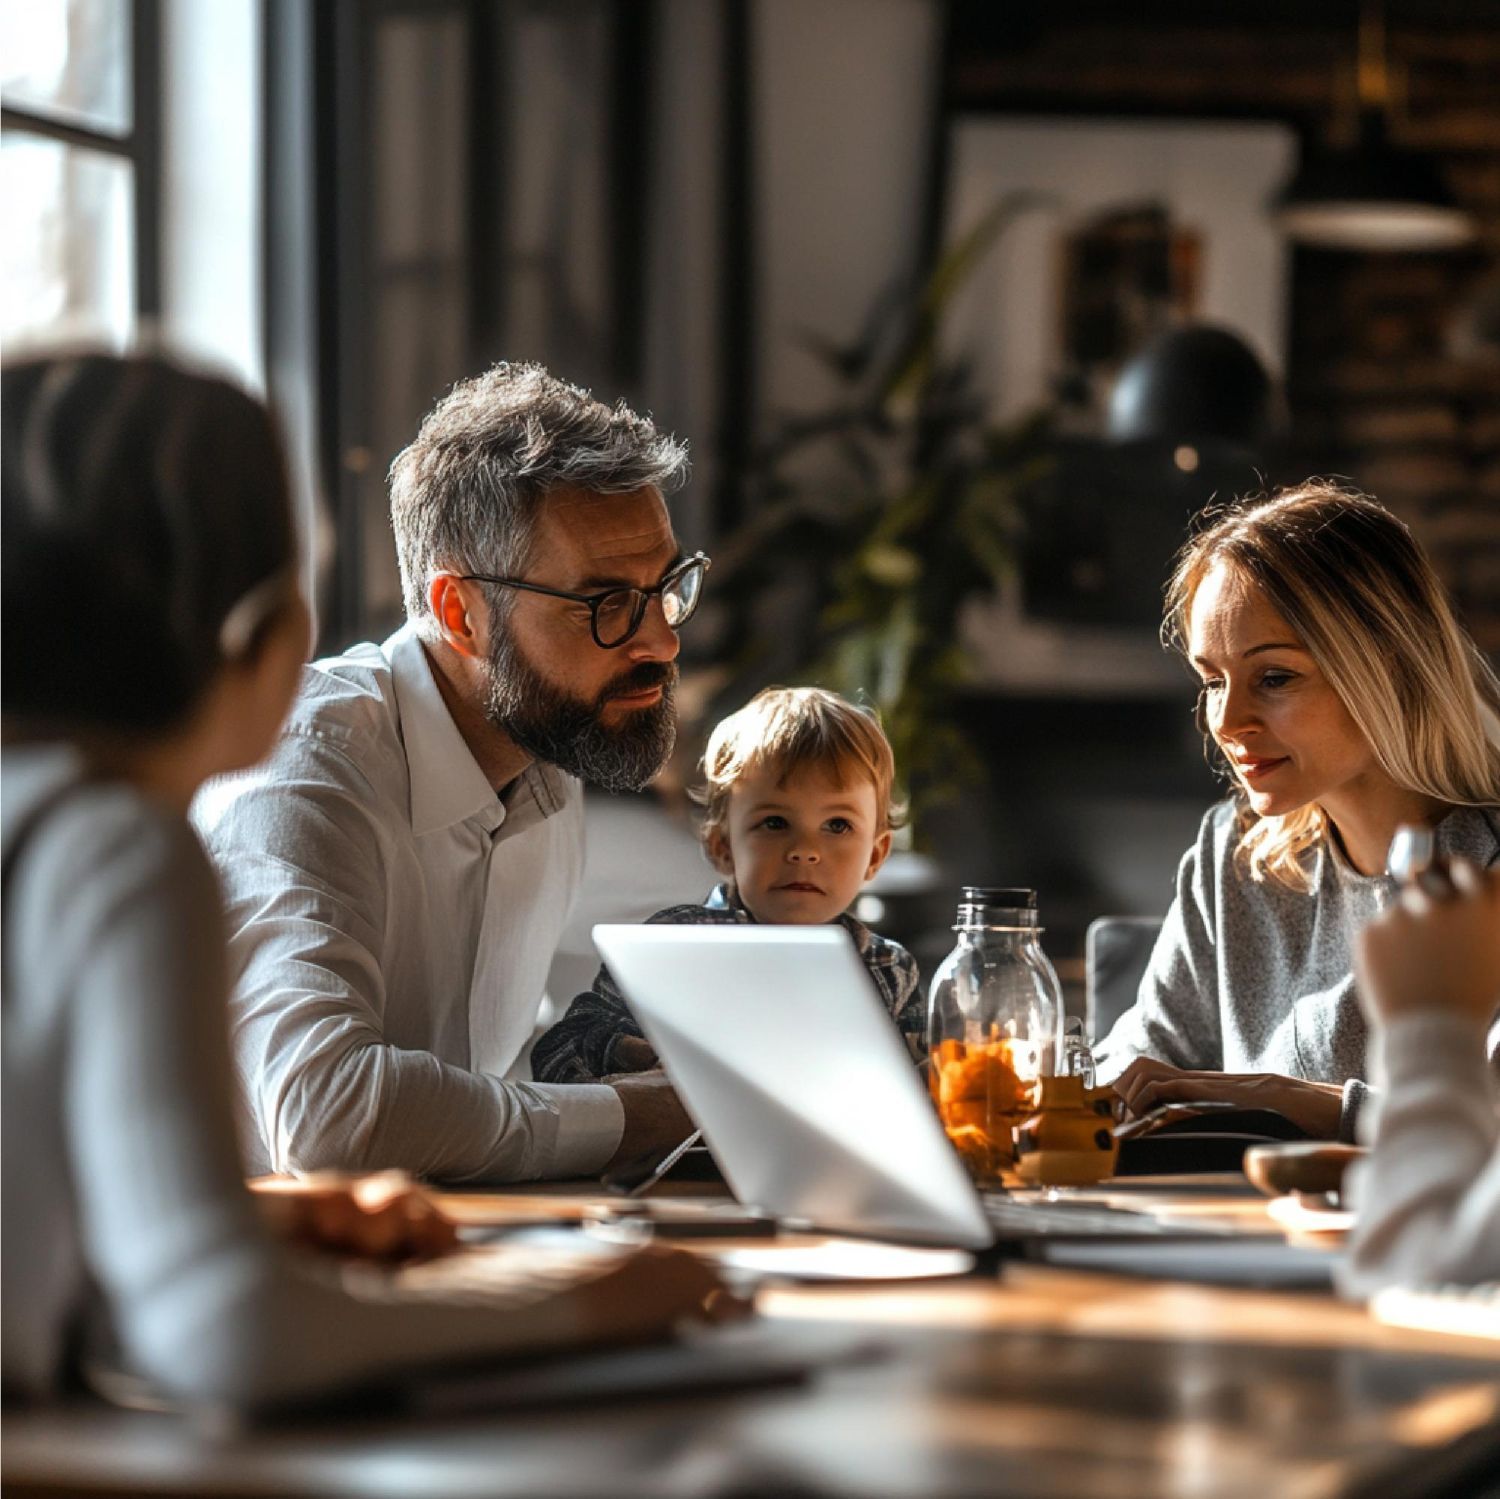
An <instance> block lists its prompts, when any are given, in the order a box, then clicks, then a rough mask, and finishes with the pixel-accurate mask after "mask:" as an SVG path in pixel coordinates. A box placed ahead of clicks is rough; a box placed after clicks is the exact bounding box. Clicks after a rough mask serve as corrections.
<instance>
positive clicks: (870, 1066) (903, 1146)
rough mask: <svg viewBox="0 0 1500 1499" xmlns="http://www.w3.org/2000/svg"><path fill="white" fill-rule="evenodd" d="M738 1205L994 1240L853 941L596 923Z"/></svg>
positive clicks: (955, 1238)
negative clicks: (741, 1203)
mask: <svg viewBox="0 0 1500 1499" xmlns="http://www.w3.org/2000/svg"><path fill="white" fill-rule="evenodd" d="M594 941H595V943H596V944H597V945H598V948H599V951H600V953H601V954H602V955H603V957H604V960H605V962H606V963H608V964H609V967H610V969H611V971H612V972H613V973H614V976H615V978H616V980H617V981H618V983H619V985H620V988H621V989H622V991H623V992H624V993H625V995H626V997H627V998H628V999H629V1000H630V1003H631V1006H632V1008H633V1009H634V1011H635V1013H636V1015H637V1017H638V1018H639V1020H640V1022H641V1026H642V1028H643V1029H644V1030H645V1032H646V1035H647V1038H648V1039H649V1040H650V1042H651V1044H652V1045H653V1046H654V1047H655V1048H656V1052H657V1055H658V1056H659V1057H660V1058H661V1059H662V1062H663V1063H664V1065H665V1066H666V1069H667V1072H668V1073H669V1074H670V1075H671V1078H672V1081H673V1083H674V1084H675V1085H676V1087H677V1091H678V1093H679V1094H680V1095H681V1097H682V1100H683V1102H684V1103H685V1104H686V1106H687V1108H688V1111H689V1112H690V1113H691V1114H692V1116H693V1118H694V1120H695V1121H696V1122H697V1123H698V1124H699V1125H700V1126H701V1127H702V1129H703V1135H704V1138H705V1139H706V1140H707V1142H708V1145H709V1148H710V1149H711V1150H712V1151H713V1154H714V1157H715V1159H716V1160H717V1161H718V1162H719V1164H720V1166H721V1167H722V1168H723V1171H724V1175H725V1177H726V1179H727V1180H728V1182H729V1185H730V1187H731V1188H732V1189H733V1190H734V1193H735V1195H736V1196H737V1197H738V1198H739V1199H740V1201H741V1202H743V1203H745V1204H747V1205H751V1206H754V1207H756V1208H759V1209H762V1210H764V1211H765V1212H767V1213H770V1214H773V1215H774V1216H775V1217H777V1218H779V1219H782V1220H784V1221H791V1222H803V1223H807V1224H812V1225H816V1226H817V1227H819V1228H826V1229H832V1230H837V1231H841V1232H854V1233H861V1234H875V1235H879V1236H882V1237H888V1238H893V1239H902V1240H910V1241H913V1242H919V1243H937V1244H958V1245H964V1246H966V1247H971V1248H982V1247H984V1246H986V1245H988V1244H989V1243H990V1242H991V1240H992V1239H993V1237H994V1236H993V1234H992V1232H991V1229H990V1226H989V1223H988V1221H987V1219H986V1217H985V1212H984V1208H983V1206H982V1205H981V1203H980V1200H979V1197H978V1194H977V1193H976V1192H975V1191H974V1188H973V1185H972V1184H971V1182H970V1181H969V1177H968V1174H967V1172H965V1170H964V1168H963V1163H962V1162H961V1161H960V1160H959V1158H958V1156H957V1154H956V1153H955V1152H954V1150H953V1148H952V1146H950V1145H949V1144H948V1140H947V1138H946V1136H945V1135H944V1134H943V1130H942V1126H941V1125H940V1124H939V1123H938V1120H937V1116H936V1115H935V1114H934V1113H933V1109H932V1105H931V1103H930V1102H929V1101H928V1099H927V1095H926V1092H925V1090H924V1085H923V1082H922V1078H921V1075H920V1073H919V1071H918V1069H917V1067H916V1065H915V1064H914V1063H913V1062H912V1060H911V1058H910V1057H909V1056H908V1055H907V1051H906V1047H905V1045H904V1044H903V1043H902V1041H901V1038H900V1036H899V1035H898V1034H897V1032H896V1028H895V1027H894V1026H893V1025H892V1024H891V1022H890V1018H889V1016H888V1015H887V1014H886V1011H885V1007H884V1005H882V1003H881V1001H880V996H879V995H878V994H877V992H876V990H875V986H874V983H873V982H872V981H871V979H870V975H869V973H868V972H867V971H866V969H865V966H864V963H863V962H862V961H861V960H860V957H859V954H858V953H857V952H856V951H855V948H854V944H853V942H852V941H851V940H850V938H849V935H848V933H847V932H845V931H844V930H843V928H842V927H836V926H596V927H595V928H594Z"/></svg>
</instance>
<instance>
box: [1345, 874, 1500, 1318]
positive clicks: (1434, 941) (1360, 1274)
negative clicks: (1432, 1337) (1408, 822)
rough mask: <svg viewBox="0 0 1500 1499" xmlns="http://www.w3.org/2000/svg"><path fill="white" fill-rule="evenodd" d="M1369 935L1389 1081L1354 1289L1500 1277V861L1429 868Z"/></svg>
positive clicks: (1375, 1014) (1356, 1175)
mask: <svg viewBox="0 0 1500 1499" xmlns="http://www.w3.org/2000/svg"><path fill="white" fill-rule="evenodd" d="M1423 879H1424V880H1425V881H1427V883H1422V882H1418V883H1416V884H1413V885H1411V886H1409V887H1408V888H1406V889H1405V890H1403V891H1402V893H1401V897H1400V899H1399V900H1398V901H1397V902H1396V903H1395V904H1394V905H1393V906H1392V907H1391V908H1390V910H1388V911H1386V912H1385V913H1384V914H1383V915H1381V916H1379V917H1377V918H1376V919H1375V920H1374V921H1372V922H1371V923H1370V925H1369V926H1367V927H1366V928H1365V930H1364V932H1363V934H1362V935H1361V937H1360V939H1359V950H1358V960H1357V969H1358V974H1359V984H1360V993H1361V995H1362V997H1363V999H1364V1002H1365V1005H1366V1007H1367V1009H1368V1010H1369V1012H1370V1017H1371V1019H1372V1020H1373V1021H1374V1023H1375V1044H1374V1058H1373V1066H1374V1072H1375V1076H1376V1078H1377V1079H1378V1080H1379V1081H1380V1082H1381V1083H1382V1084H1383V1093H1382V1096H1381V1098H1380V1101H1379V1104H1378V1105H1377V1107H1376V1108H1374V1109H1373V1110H1372V1111H1371V1112H1372V1114H1373V1115H1374V1118H1373V1127H1370V1126H1369V1125H1368V1124H1367V1126H1366V1128H1364V1129H1363V1130H1362V1131H1361V1134H1362V1135H1364V1136H1365V1137H1366V1138H1367V1140H1368V1143H1369V1144H1370V1146H1371V1150H1370V1155H1369V1158H1368V1160H1366V1161H1364V1162H1362V1163H1360V1164H1359V1165H1357V1166H1356V1167H1354V1168H1353V1170H1352V1172H1351V1181H1350V1195H1351V1197H1352V1198H1353V1199H1354V1202H1355V1205H1356V1208H1357V1211H1358V1218H1357V1220H1356V1224H1355V1229H1354V1232H1353V1234H1352V1236H1351V1238H1350V1244H1349V1258H1348V1264H1347V1268H1346V1269H1345V1271H1344V1273H1343V1276H1342V1284H1343V1288H1344V1289H1345V1290H1346V1291H1347V1292H1348V1293H1349V1294H1351V1295H1357V1296H1366V1295H1370V1294H1371V1293H1373V1292H1375V1291H1377V1290H1379V1289H1380V1288H1381V1287H1382V1286H1387V1285H1432V1284H1436V1283H1456V1284H1466V1285H1473V1284H1477V1283H1480V1282H1484V1281H1494V1282H1500V1087H1497V1085H1496V1081H1495V1076H1494V1073H1493V1072H1492V1071H1491V1069H1490V1068H1489V1067H1488V1066H1487V1065H1486V1063H1485V1056H1484V1051H1485V1035H1486V1032H1490V1031H1493V1030H1494V1029H1495V1028H1496V1024H1497V1014H1500V869H1492V870H1490V871H1489V872H1488V873H1486V872H1485V871H1483V870H1481V869H1479V868H1478V867H1477V866H1476V865H1474V864H1471V863H1469V862H1468V861H1467V860H1455V861H1454V862H1453V863H1452V864H1451V865H1449V866H1448V870H1447V879H1446V881H1444V879H1443V877H1442V876H1441V875H1439V876H1438V877H1437V880H1436V881H1435V882H1434V881H1433V880H1432V877H1430V876H1425V877H1423Z"/></svg>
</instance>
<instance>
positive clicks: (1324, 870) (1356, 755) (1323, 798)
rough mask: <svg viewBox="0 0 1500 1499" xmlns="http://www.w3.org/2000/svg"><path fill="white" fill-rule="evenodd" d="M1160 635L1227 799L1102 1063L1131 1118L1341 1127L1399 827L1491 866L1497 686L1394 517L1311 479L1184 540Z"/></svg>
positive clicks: (1356, 1091) (1181, 877) (1209, 822)
mask: <svg viewBox="0 0 1500 1499" xmlns="http://www.w3.org/2000/svg"><path fill="white" fill-rule="evenodd" d="M1163 637H1164V639H1165V640H1166V641H1167V642H1168V644H1169V645H1170V646H1172V647H1173V648H1175V649H1177V650H1180V651H1181V652H1182V654H1183V655H1184V656H1185V657H1186V658H1187V659H1188V661H1189V663H1190V664H1191V666H1192V668H1193V670H1194V671H1195V672H1196V673H1197V675H1198V677H1199V678H1200V680H1201V683H1202V694H1201V698H1200V705H1199V712H1200V715H1201V721H1202V724H1203V727H1204V730H1205V733H1206V735H1207V736H1208V737H1209V739H1210V740H1211V742H1212V744H1213V745H1214V746H1215V747H1216V748H1217V751H1218V753H1219V754H1220V755H1221V756H1222V758H1223V761H1224V764H1225V767H1226V769H1227V772H1228V774H1229V776H1230V778H1231V780H1232V782H1233V786H1234V794H1233V796H1232V797H1231V798H1230V799H1229V800H1227V801H1225V802H1223V803H1221V804H1220V805H1218V806H1217V807H1215V808H1213V810H1212V811H1210V812H1209V813H1208V815H1207V816H1206V817H1205V818H1204V820H1203V824H1202V827H1201V829H1200V831H1199V835H1198V840H1197V842H1196V843H1195V844H1194V846H1193V847H1192V848H1191V849H1189V850H1188V852H1187V853H1186V854H1185V855H1184V857H1183V860H1182V864H1181V867H1180V868H1179V870H1178V876H1177V888H1176V898H1175V899H1174V901H1173V903H1172V908H1171V910H1170V911H1169V912H1168V915H1167V919H1166V922H1165V924H1164V926H1163V928H1162V933H1161V936H1160V939H1159V940H1158V942H1157V945H1156V949H1155V951H1154V953H1153V954H1152V958H1151V963H1150V967H1149V968H1148V970H1147V972H1146V976H1145V978H1144V979H1143V980H1142V983H1141V989H1140V994H1139V996H1138V997H1137V1000H1136V1003H1135V1004H1134V1006H1132V1008H1131V1009H1130V1010H1128V1011H1127V1012H1126V1013H1125V1014H1124V1015H1123V1016H1121V1018H1120V1020H1119V1021H1118V1023H1117V1024H1116V1025H1115V1027H1114V1029H1113V1030H1112V1031H1111V1032H1110V1034H1109V1035H1108V1036H1107V1037H1106V1038H1105V1039H1104V1041H1103V1042H1102V1043H1100V1046H1099V1048H1098V1054H1099V1057H1100V1061H1101V1067H1102V1070H1103V1075H1104V1076H1105V1077H1110V1076H1111V1075H1114V1076H1115V1087H1116V1089H1117V1090H1118V1091H1119V1093H1120V1095H1121V1096H1122V1098H1123V1099H1124V1101H1125V1104H1126V1107H1127V1109H1128V1110H1129V1111H1130V1112H1131V1113H1132V1114H1136V1115H1139V1114H1142V1113H1145V1112H1147V1111H1148V1110H1150V1109H1152V1108H1154V1107H1156V1106H1157V1105H1158V1104H1161V1103H1166V1102H1170V1101H1173V1100H1179V1099H1186V1100H1192V1099H1224V1100H1228V1101H1231V1102H1234V1103H1237V1104H1239V1105H1241V1106H1242V1107H1245V1108H1266V1109H1274V1110H1277V1111H1278V1112H1280V1113H1281V1114H1283V1115H1285V1116H1286V1117H1287V1118H1289V1119H1290V1120H1291V1121H1292V1122H1293V1123H1294V1124H1296V1125H1298V1126H1300V1127H1301V1128H1302V1129H1303V1130H1305V1131H1306V1132H1307V1133H1308V1134H1309V1135H1313V1136H1317V1137H1321V1138H1329V1137H1335V1136H1336V1137H1338V1138H1340V1139H1345V1140H1349V1139H1353V1137H1354V1127H1355V1121H1356V1119H1357V1117H1358V1114H1359V1110H1360V1108H1361V1106H1362V1104H1363V1103H1364V1101H1365V1099H1366V1097H1367V1094H1368V1089H1367V1088H1366V1086H1365V1083H1364V1081H1363V1079H1364V1076H1365V1042H1366V1030H1365V1021H1364V1018H1363V1015H1362V1013H1361V1010H1360V1006H1359V1003H1358V1000H1357V998H1356V996H1355V990H1354V979H1353V977H1352V974H1351V969H1352V966H1353V952H1354V941H1355V938H1356V936H1357V934H1358V932H1359V930H1360V929H1361V927H1362V926H1363V925H1364V924H1365V922H1366V921H1368V920H1369V919H1370V918H1372V917H1374V916H1375V915H1377V914H1378V913H1379V912H1380V911H1381V910H1382V909H1383V908H1384V907H1385V906H1386V905H1387V904H1388V902H1389V899H1390V897H1391V895H1392V885H1391V882H1390V881H1389V879H1388V878H1387V877H1386V875H1385V858H1386V850H1387V848H1388V846H1389V844H1390V841H1391V836H1392V834H1393V833H1394V832H1395V830H1396V828H1397V827H1398V826H1399V825H1400V824H1402V823H1421V824H1426V825H1428V826H1430V827H1431V828H1432V829H1433V830H1434V833H1435V837H1436V841H1437V847H1438V851H1439V853H1441V854H1443V855H1445V856H1447V857H1460V858H1466V859H1469V860H1471V861H1472V862H1474V863H1475V864H1477V865H1479V866H1480V867H1481V868H1484V867H1489V866H1493V865H1496V864H1497V863H1500V682H1497V680H1496V677H1495V674H1494V672H1493V671H1492V670H1491V669H1490V667H1489V666H1488V664H1487V663H1486V662H1485V660H1484V658H1483V657H1482V656H1481V654H1480V653H1479V651H1478V649H1477V648H1476V647H1475V645H1474V644H1473V642H1472V641H1471V640H1470V639H1469V638H1468V636H1467V635H1466V634H1465V633H1464V631H1463V630H1462V628H1461V627H1460V626H1459V624H1458V623H1457V621H1456V620H1455V618H1454V615H1453V610H1452V607H1451V606H1450V604H1449V602H1448V600H1447V598H1446V597H1445V595H1444V593H1443V590H1442V587H1441V585H1440V584H1439V583H1438V581H1437V578H1436V576H1435V575H1434V573H1433V571H1432V567H1431V565H1430V564H1429V562H1428V561H1427V559H1426V557H1425V556H1424V555H1423V554H1422V551H1421V549H1420V548H1419V547H1418V546H1417V544H1416V542H1415V541H1414V540H1413V539H1412V537H1411V535H1410V533H1409V532H1408V530H1407V528H1406V527H1405V526H1404V525H1403V524H1402V523H1401V522H1400V521H1399V520H1397V519H1396V518H1395V517H1394V516H1393V515H1391V514H1390V512H1389V511H1387V510H1386V509H1384V508H1383V507H1382V506H1380V505H1378V504H1377V503H1376V502H1375V501H1374V500H1371V499H1368V498H1366V497H1365V496H1363V495H1359V494H1355V493H1351V492H1348V491H1346V490H1343V489H1340V488H1338V487H1337V486H1335V485H1333V484H1329V483H1325V482H1318V481H1313V482H1309V483H1308V484H1305V485H1303V486H1301V487H1300V488H1297V489H1293V490H1289V491H1284V492H1282V493H1280V494H1278V495H1276V496H1274V497H1272V498H1270V499H1269V500H1260V501H1253V502H1247V503H1242V504H1240V505H1238V506H1236V507H1234V508H1232V509H1230V510H1229V511H1228V512H1227V513H1225V514H1223V515H1222V516H1220V517H1219V518H1218V519H1217V520H1215V521H1214V522H1213V523H1212V524H1211V525H1209V526H1208V527H1207V528H1206V529H1205V530H1203V531H1202V532H1201V533H1200V534H1199V535H1197V536H1196V537H1194V538H1193V539H1192V540H1191V541H1190V542H1189V544H1188V545H1187V547H1186V548H1185V549H1184V550H1183V552H1182V554H1181V556H1180V558H1179V559H1178V563H1177V566H1176V569H1175V571H1174V573H1173V576H1172V579H1171V582H1170V583H1169V585H1168V589H1167V605H1166V623H1165V625H1164V627H1163ZM1497 1042H1500V1034H1497V1033H1495V1032H1492V1033H1491V1036H1490V1046H1491V1055H1492V1056H1493V1055H1494V1051H1495V1047H1496V1044H1497Z"/></svg>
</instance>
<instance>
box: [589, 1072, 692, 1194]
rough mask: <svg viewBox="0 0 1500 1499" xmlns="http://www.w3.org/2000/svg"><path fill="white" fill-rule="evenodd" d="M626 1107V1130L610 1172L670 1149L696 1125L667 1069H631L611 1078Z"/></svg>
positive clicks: (613, 1158) (612, 1084)
mask: <svg viewBox="0 0 1500 1499" xmlns="http://www.w3.org/2000/svg"><path fill="white" fill-rule="evenodd" d="M609 1085H610V1087H612V1088H613V1089H614V1090H615V1092H616V1093H618V1094H619V1095H620V1102H621V1103H622V1104H624V1106H625V1133H624V1134H623V1135H622V1136H621V1137H620V1148H619V1149H618V1150H617V1151H615V1153H614V1155H612V1156H611V1157H610V1159H609V1163H608V1164H607V1165H606V1166H605V1168H604V1169H605V1170H606V1171H612V1170H614V1169H615V1168H616V1167H619V1166H626V1165H632V1164H634V1163H635V1162H636V1161H639V1160H641V1159H643V1158H644V1157H645V1156H648V1155H651V1154H653V1153H655V1152H656V1151H667V1150H670V1149H671V1148H672V1147H673V1146H674V1145H680V1144H681V1143H682V1141H684V1140H685V1139H687V1137H688V1136H689V1135H690V1134H692V1132H693V1130H694V1129H695V1128H696V1126H695V1125H694V1123H693V1121H692V1120H691V1119H689V1118H688V1115H687V1110H686V1109H684V1108H683V1106H682V1104H681V1103H680V1102H679V1101H678V1098H677V1094H676V1093H675V1092H674V1091H673V1088H672V1085H671V1083H669V1082H668V1081H667V1077H666V1074H665V1073H664V1072H660V1071H658V1072H631V1073H625V1074H624V1075H623V1076H620V1077H612V1078H610V1079H609Z"/></svg>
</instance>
